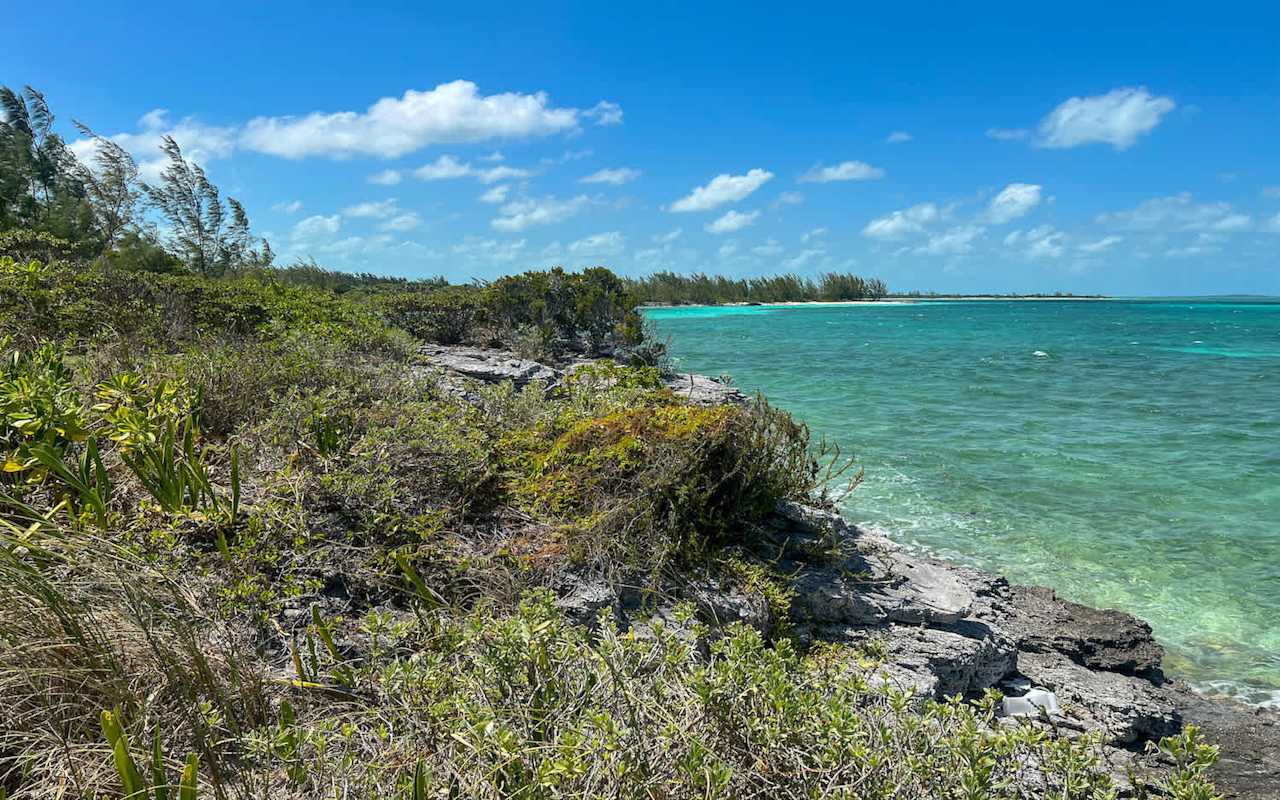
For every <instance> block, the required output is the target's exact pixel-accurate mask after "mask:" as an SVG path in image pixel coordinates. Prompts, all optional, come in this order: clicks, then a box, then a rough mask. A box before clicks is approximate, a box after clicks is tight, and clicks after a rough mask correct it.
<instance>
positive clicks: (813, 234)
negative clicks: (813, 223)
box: [800, 228, 827, 242]
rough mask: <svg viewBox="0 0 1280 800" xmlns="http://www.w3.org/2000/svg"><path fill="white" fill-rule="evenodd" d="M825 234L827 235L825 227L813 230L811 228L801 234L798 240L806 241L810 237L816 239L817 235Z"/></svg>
mask: <svg viewBox="0 0 1280 800" xmlns="http://www.w3.org/2000/svg"><path fill="white" fill-rule="evenodd" d="M826 235H827V229H826V228H814V229H813V230H811V231H809V232H808V233H806V234H805V235H804V236H801V237H800V241H801V242H807V241H809V240H810V239H816V238H818V237H819V236H826Z"/></svg>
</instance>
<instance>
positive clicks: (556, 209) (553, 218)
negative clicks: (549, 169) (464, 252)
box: [489, 195, 591, 233]
mask: <svg viewBox="0 0 1280 800" xmlns="http://www.w3.org/2000/svg"><path fill="white" fill-rule="evenodd" d="M589 202H591V200H590V198H588V197H587V196H586V195H579V196H577V197H573V198H570V199H568V200H558V199H556V198H555V197H543V198H524V199H521V200H514V201H512V202H510V203H507V204H506V205H504V206H503V207H502V208H501V209H499V210H498V216H497V217H496V218H494V219H493V220H492V221H490V223H489V224H490V225H491V226H493V228H494V229H495V230H500V231H507V232H509V233H510V232H516V231H522V230H525V229H526V228H530V227H533V226H535V225H550V224H553V223H556V222H563V221H564V220H566V219H569V218H570V217H572V216H573V215H575V214H577V213H578V212H579V211H581V210H582V208H583V207H584V206H586V205H587V204H588V203H589Z"/></svg>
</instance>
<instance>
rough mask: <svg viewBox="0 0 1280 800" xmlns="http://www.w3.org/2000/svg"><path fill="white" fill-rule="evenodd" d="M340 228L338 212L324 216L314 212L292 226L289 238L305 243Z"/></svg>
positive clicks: (328, 235) (329, 234) (340, 219)
mask: <svg viewBox="0 0 1280 800" xmlns="http://www.w3.org/2000/svg"><path fill="white" fill-rule="evenodd" d="M341 228H342V217H341V215H339V214H332V215H330V216H324V215H321V214H315V215H313V216H310V217H307V218H306V219H304V220H301V221H299V222H298V224H296V225H294V226H293V230H292V231H290V233H289V239H290V240H291V241H293V242H295V243H298V244H306V243H309V242H315V241H318V240H321V239H326V238H328V237H331V236H333V235H334V234H336V233H337V232H338V230H339V229H341Z"/></svg>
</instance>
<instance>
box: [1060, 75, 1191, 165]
mask: <svg viewBox="0 0 1280 800" xmlns="http://www.w3.org/2000/svg"><path fill="white" fill-rule="evenodd" d="M1176 107H1177V104H1176V103H1174V102H1173V100H1172V99H1171V98H1168V97H1159V96H1155V95H1152V94H1151V93H1150V92H1148V91H1147V89H1146V87H1138V88H1130V87H1126V88H1121V89H1113V90H1112V91H1110V92H1107V93H1106V94H1100V95H1093V96H1091V97H1072V98H1070V99H1068V100H1066V101H1064V102H1063V103H1061V104H1060V105H1059V106H1058V107H1057V108H1055V109H1054V110H1052V111H1050V112H1049V114H1048V115H1047V116H1046V117H1045V118H1044V119H1042V120H1041V121H1040V126H1039V128H1038V129H1037V132H1038V134H1039V138H1038V139H1037V142H1036V144H1037V145H1038V146H1040V147H1054V148H1062V147H1079V146H1080V145H1085V144H1095V143H1104V144H1109V145H1111V146H1112V147H1114V148H1115V149H1117V150H1124V149H1126V148H1129V147H1132V146H1133V144H1134V142H1136V141H1137V140H1138V137H1140V136H1142V135H1143V134H1146V133H1150V132H1151V131H1152V130H1153V129H1154V128H1155V127H1156V126H1157V125H1159V124H1160V120H1161V118H1162V117H1164V115H1165V114H1168V113H1169V112H1170V111H1172V110H1173V109H1174V108H1176Z"/></svg>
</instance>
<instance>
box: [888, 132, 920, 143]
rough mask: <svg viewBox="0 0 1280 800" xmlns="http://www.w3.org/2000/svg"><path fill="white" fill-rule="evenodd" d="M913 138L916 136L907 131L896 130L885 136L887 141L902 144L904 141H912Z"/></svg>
mask: <svg viewBox="0 0 1280 800" xmlns="http://www.w3.org/2000/svg"><path fill="white" fill-rule="evenodd" d="M913 138H915V137H913V136H912V135H911V134H909V133H907V132H906V131H894V132H893V133H891V134H889V135H888V136H886V137H885V143H887V144H902V143H903V142H909V141H911V140H912V139H913Z"/></svg>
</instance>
